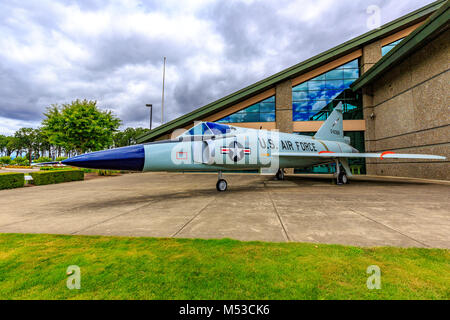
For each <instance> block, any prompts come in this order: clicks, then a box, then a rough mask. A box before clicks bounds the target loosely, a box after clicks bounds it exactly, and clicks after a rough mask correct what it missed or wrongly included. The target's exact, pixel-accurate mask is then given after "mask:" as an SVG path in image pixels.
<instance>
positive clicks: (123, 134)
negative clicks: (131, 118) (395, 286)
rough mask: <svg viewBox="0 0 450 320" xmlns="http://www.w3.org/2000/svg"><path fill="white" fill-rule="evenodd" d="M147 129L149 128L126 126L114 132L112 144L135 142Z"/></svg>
mask: <svg viewBox="0 0 450 320" xmlns="http://www.w3.org/2000/svg"><path fill="white" fill-rule="evenodd" d="M148 131H150V130H149V129H144V128H126V129H125V130H124V131H120V132H117V133H115V134H114V146H115V147H125V146H130V145H133V144H136V143H137V138H138V137H139V136H141V135H143V134H144V133H146V132H148Z"/></svg>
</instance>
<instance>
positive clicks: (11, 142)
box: [5, 136, 21, 157]
mask: <svg viewBox="0 0 450 320" xmlns="http://www.w3.org/2000/svg"><path fill="white" fill-rule="evenodd" d="M6 141H7V142H6V147H5V150H6V155H7V156H8V157H9V156H11V154H12V153H13V152H14V151H17V153H20V151H21V150H20V147H19V145H18V143H17V139H16V138H15V137H11V136H8V137H6Z"/></svg>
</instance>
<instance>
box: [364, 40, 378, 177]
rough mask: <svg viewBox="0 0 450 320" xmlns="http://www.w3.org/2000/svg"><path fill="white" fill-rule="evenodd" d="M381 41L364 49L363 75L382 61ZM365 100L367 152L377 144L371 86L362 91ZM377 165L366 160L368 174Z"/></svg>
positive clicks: (374, 170)
mask: <svg viewBox="0 0 450 320" xmlns="http://www.w3.org/2000/svg"><path fill="white" fill-rule="evenodd" d="M381 57H382V56H381V41H375V42H373V43H370V44H368V45H366V46H365V47H363V50H362V57H361V74H364V73H365V72H367V70H369V69H370V68H371V67H372V66H373V65H374V64H375V63H377V61H378V60H380V59H381ZM362 100H363V116H364V120H365V122H366V131H365V132H364V139H365V149H366V152H371V151H374V150H377V149H376V142H375V141H373V140H374V139H375V137H376V135H375V117H376V114H375V110H374V108H373V93H372V88H371V86H367V87H365V88H363V90H362ZM375 166H376V165H374V164H371V161H370V159H368V160H366V171H367V174H375V173H376V167H375Z"/></svg>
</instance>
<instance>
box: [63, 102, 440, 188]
mask: <svg viewBox="0 0 450 320" xmlns="http://www.w3.org/2000/svg"><path fill="white" fill-rule="evenodd" d="M349 158H379V159H393V158H396V159H436V160H442V159H445V157H442V156H436V155H423V154H401V153H394V152H391V151H385V152H381V153H359V152H358V150H356V149H355V148H353V147H352V146H350V139H349V138H348V137H344V135H343V114H342V104H341V103H339V104H338V105H337V106H336V108H335V109H334V110H333V112H332V113H331V114H330V116H329V117H328V119H327V120H326V121H325V123H324V124H323V125H322V126H321V127H320V129H319V131H317V133H316V134H315V135H314V136H313V137H310V136H302V135H297V134H289V133H282V132H278V131H269V130H255V129H248V128H240V127H235V126H231V125H226V124H221V123H215V122H200V123H198V124H196V125H195V126H193V127H192V128H191V129H190V130H188V131H185V132H183V133H182V134H180V135H179V136H177V137H175V138H173V139H170V140H164V141H156V142H150V143H146V144H140V145H133V146H128V147H122V148H116V149H109V150H104V151H97V152H92V153H87V154H82V155H78V156H75V157H72V158H69V159H67V160H64V161H62V164H65V165H69V166H76V167H83V168H95V169H110V170H132V171H216V172H218V180H217V184H216V188H217V190H218V191H225V190H227V186H228V183H227V181H226V180H225V179H224V178H223V176H222V171H224V170H249V169H259V170H261V172H262V173H267V174H275V175H276V178H277V179H279V180H283V179H284V170H283V169H284V168H302V167H310V166H313V165H318V164H326V163H335V164H336V173H335V178H336V180H337V184H346V183H348V177H350V176H351V175H352V174H351V171H350V168H349V165H348V159H349Z"/></svg>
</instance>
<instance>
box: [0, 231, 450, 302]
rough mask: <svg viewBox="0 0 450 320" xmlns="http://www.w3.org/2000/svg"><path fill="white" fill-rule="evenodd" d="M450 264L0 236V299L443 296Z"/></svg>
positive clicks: (352, 253) (307, 249)
mask: <svg viewBox="0 0 450 320" xmlns="http://www.w3.org/2000/svg"><path fill="white" fill-rule="evenodd" d="M69 265H78V266H79V267H80V268H81V289H80V290H69V289H67V287H66V280H67V275H66V269H67V267H68V266H69ZM369 265H378V266H379V267H380V268H381V286H382V287H381V289H380V290H368V289H367V287H366V280H367V277H368V276H369V274H367V273H366V269H367V267H368V266H369ZM449 271H450V252H449V250H440V249H417V248H413V249H403V248H393V247H383V248H358V247H347V246H339V245H315V244H305V243H265V242H240V241H235V240H229V239H224V240H196V239H193V240H190V239H158V238H125V237H91V236H56V235H30V234H0V299H449V298H450V274H449Z"/></svg>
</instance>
